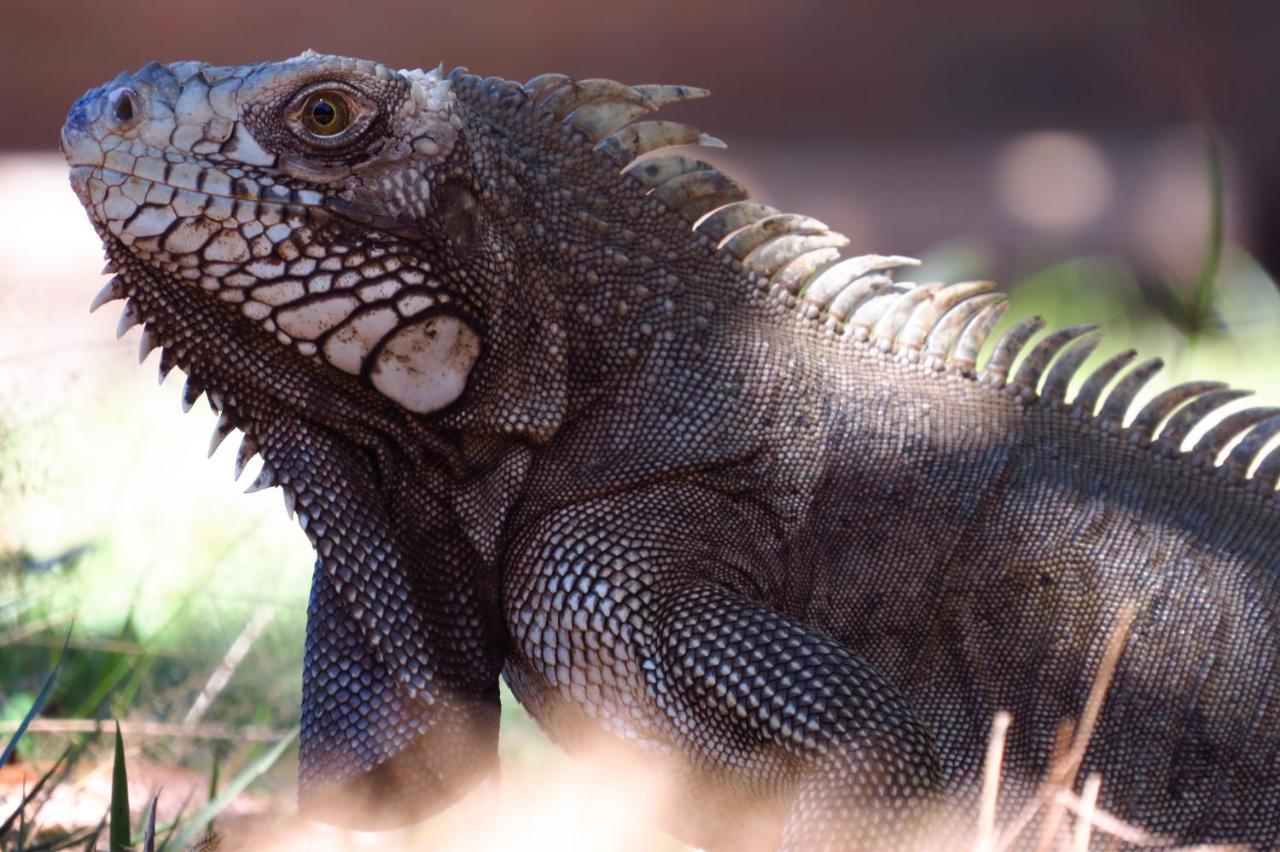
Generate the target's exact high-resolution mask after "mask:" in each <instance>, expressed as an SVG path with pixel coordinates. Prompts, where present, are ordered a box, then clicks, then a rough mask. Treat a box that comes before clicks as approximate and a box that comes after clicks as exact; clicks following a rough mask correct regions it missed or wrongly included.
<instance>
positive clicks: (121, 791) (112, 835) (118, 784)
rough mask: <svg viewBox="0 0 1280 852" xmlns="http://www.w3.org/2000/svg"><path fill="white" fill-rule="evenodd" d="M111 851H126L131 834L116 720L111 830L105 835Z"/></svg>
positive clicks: (127, 793)
mask: <svg viewBox="0 0 1280 852" xmlns="http://www.w3.org/2000/svg"><path fill="white" fill-rule="evenodd" d="M107 838H108V840H107V843H108V848H109V849H110V850H111V852H128V850H129V849H131V848H132V844H133V835H132V833H131V832H130V830H129V776H128V774H127V773H126V771H125V767H124V737H122V736H120V723H119V722H116V759H115V764H114V765H113V766H112V769H111V830H110V832H109V833H108V835H107Z"/></svg>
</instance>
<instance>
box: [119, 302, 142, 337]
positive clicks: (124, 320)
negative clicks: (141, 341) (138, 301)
mask: <svg viewBox="0 0 1280 852" xmlns="http://www.w3.org/2000/svg"><path fill="white" fill-rule="evenodd" d="M141 322H142V311H140V310H138V306H137V305H135V304H134V303H133V302H125V303H124V311H122V312H121V314H120V321H119V322H118V323H116V339H117V340H119V339H120V338H121V337H124V333H125V332H126V331H128V330H129V329H131V328H133V327H134V326H135V325H139V324H141Z"/></svg>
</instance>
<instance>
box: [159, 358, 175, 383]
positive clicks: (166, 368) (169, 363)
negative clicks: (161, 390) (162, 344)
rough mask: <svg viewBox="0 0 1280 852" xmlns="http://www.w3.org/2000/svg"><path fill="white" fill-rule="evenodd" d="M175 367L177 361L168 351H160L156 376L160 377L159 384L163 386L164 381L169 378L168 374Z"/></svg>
mask: <svg viewBox="0 0 1280 852" xmlns="http://www.w3.org/2000/svg"><path fill="white" fill-rule="evenodd" d="M176 365H177V361H176V359H175V358H174V356H173V355H171V354H170V350H168V349H161V350H160V367H159V369H158V370H157V374H158V375H159V376H160V384H164V380H165V379H167V378H169V373H171V372H172V371H173V368H174V367H175V366H176Z"/></svg>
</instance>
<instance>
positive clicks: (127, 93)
mask: <svg viewBox="0 0 1280 852" xmlns="http://www.w3.org/2000/svg"><path fill="white" fill-rule="evenodd" d="M107 114H108V116H109V117H110V120H111V123H112V124H113V125H115V129H117V130H127V129H128V128H130V127H132V126H133V125H134V124H136V123H137V121H138V118H139V116H141V114H142V107H141V104H140V102H139V100H138V93H137V92H135V91H134V90H133V89H130V88H129V87H127V86H125V87H121V88H119V89H116V90H114V91H113V92H112V93H111V94H110V95H109V96H108V105H107Z"/></svg>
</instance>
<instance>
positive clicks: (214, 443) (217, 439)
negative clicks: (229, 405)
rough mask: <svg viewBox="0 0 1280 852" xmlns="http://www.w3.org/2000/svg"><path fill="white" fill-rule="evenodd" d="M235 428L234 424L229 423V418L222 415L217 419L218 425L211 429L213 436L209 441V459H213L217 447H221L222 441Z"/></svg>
mask: <svg viewBox="0 0 1280 852" xmlns="http://www.w3.org/2000/svg"><path fill="white" fill-rule="evenodd" d="M235 428H236V426H235V424H234V423H232V422H231V418H230V417H228V416H227V415H225V414H224V415H222V416H221V417H219V418H218V424H217V425H216V426H214V427H213V436H212V437H211V438H210V439H209V456H208V457H209V458H213V454H214V453H216V452H217V451H218V447H219V446H221V444H222V442H223V440H224V439H225V438H226V437H227V436H228V435H230V434H231V431H232V430H233V429H235Z"/></svg>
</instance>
